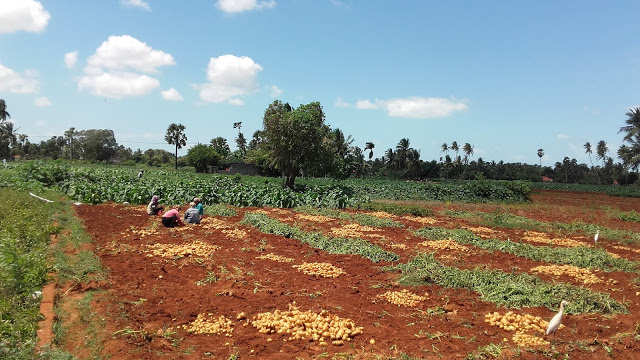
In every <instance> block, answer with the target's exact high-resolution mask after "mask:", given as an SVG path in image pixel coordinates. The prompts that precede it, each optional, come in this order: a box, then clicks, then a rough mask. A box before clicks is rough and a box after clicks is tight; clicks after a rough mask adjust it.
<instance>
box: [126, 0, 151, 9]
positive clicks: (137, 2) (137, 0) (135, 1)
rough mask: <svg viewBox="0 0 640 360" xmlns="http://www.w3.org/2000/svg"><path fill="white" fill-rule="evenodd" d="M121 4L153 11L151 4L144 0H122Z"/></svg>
mask: <svg viewBox="0 0 640 360" xmlns="http://www.w3.org/2000/svg"><path fill="white" fill-rule="evenodd" d="M120 4H122V6H125V7H137V8H140V9H143V10H146V11H151V6H149V3H148V2H146V1H144V0H120Z"/></svg>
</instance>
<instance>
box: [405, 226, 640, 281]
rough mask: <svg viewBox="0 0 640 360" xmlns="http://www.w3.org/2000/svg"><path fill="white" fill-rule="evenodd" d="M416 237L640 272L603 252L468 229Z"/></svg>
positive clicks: (430, 230) (429, 230) (423, 231)
mask: <svg viewBox="0 0 640 360" xmlns="http://www.w3.org/2000/svg"><path fill="white" fill-rule="evenodd" d="M414 234H415V235H417V236H420V237H423V238H426V239H429V240H442V239H452V240H454V241H456V242H457V243H459V244H465V245H473V246H476V247H479V248H481V249H485V250H491V251H502V252H505V253H509V254H513V255H516V256H520V257H523V258H527V259H531V260H535V261H545V262H549V263H552V264H569V265H573V266H577V267H582V268H591V269H601V270H604V271H607V272H611V271H624V272H637V271H638V265H639V264H638V263H637V262H634V261H629V260H626V259H621V258H615V257H613V256H611V255H610V254H609V253H607V252H606V251H605V250H603V249H601V248H591V247H587V246H577V247H571V248H564V247H551V246H535V245H531V244H527V243H519V242H514V241H509V240H499V239H481V238H479V237H477V236H476V235H475V234H473V233H472V232H471V231H468V230H464V229H446V228H441V227H423V228H420V229H418V230H416V231H414Z"/></svg>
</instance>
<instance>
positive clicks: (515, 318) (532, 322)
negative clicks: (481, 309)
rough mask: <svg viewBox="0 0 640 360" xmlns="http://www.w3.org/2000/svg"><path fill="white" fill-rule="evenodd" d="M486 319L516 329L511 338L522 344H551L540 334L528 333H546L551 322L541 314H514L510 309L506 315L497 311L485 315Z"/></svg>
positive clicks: (505, 328) (505, 327) (490, 322)
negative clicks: (539, 335) (531, 333)
mask: <svg viewBox="0 0 640 360" xmlns="http://www.w3.org/2000/svg"><path fill="white" fill-rule="evenodd" d="M484 321H485V322H488V323H489V324H491V325H493V326H498V327H500V328H501V329H504V330H507V331H515V332H516V333H515V334H514V335H513V337H512V338H511V339H512V340H513V342H515V343H516V344H518V345H520V346H537V345H548V344H549V342H548V341H546V340H544V339H542V338H540V337H538V336H535V335H529V334H526V333H527V332H531V331H533V332H535V333H541V334H544V333H545V331H546V329H547V326H549V322H548V321H546V320H544V319H542V318H541V317H539V316H533V315H531V314H524V315H520V314H514V313H513V311H508V312H507V313H505V314H504V315H500V313H499V312H497V311H496V312H493V313H489V314H486V315H485V316H484ZM563 327H564V325H560V328H563Z"/></svg>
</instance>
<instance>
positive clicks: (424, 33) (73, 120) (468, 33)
mask: <svg viewBox="0 0 640 360" xmlns="http://www.w3.org/2000/svg"><path fill="white" fill-rule="evenodd" d="M638 13H640V1H637V0H629V1H627V0H617V1H591V0H561V1H558V0H552V1H551V0H536V1H529V0H523V1H511V0H501V1H497V0H483V1H480V0H452V1H435V0H434V1H431V0H403V1H383V0H199V1H184V2H176V1H166V0H163V1H160V0H101V1H86V0H64V1H60V0H57V1H55V0H40V1H35V0H0V98H1V99H4V100H5V101H6V104H7V111H8V112H9V113H10V114H11V117H12V118H11V121H13V122H14V126H15V127H16V128H18V133H23V134H26V135H28V136H29V141H31V142H40V141H43V140H47V139H49V138H50V137H51V136H61V135H63V133H64V132H65V131H66V130H68V129H69V128H71V127H74V128H76V130H86V129H111V130H113V131H114V134H115V137H116V141H117V142H118V143H119V144H121V145H124V146H125V147H129V148H131V149H132V150H136V149H142V150H146V149H149V148H161V149H166V150H168V151H173V150H174V147H173V146H172V145H169V144H167V143H166V142H165V141H164V135H165V133H166V130H167V127H168V126H169V125H170V124H171V123H179V124H183V125H185V127H186V130H185V134H186V136H187V139H188V140H187V142H188V144H187V146H186V147H184V148H182V149H181V150H179V151H178V155H185V154H186V153H187V150H188V148H189V147H191V146H193V145H195V144H198V143H203V144H207V143H209V142H210V141H211V139H213V138H215V137H218V136H222V137H224V138H226V139H227V141H228V142H229V144H230V146H231V147H232V149H233V148H235V142H234V139H235V137H236V136H237V134H238V129H234V128H233V123H234V122H242V128H241V131H242V132H243V133H244V135H245V137H246V138H247V139H249V140H250V139H251V137H252V134H253V132H254V131H256V130H261V129H262V117H263V114H264V111H265V109H266V108H267V107H268V106H269V104H270V103H272V102H273V101H274V100H280V101H282V102H287V103H289V104H291V105H292V106H293V107H297V106H299V105H301V104H308V103H310V102H313V101H318V102H320V104H321V105H322V107H323V110H324V112H325V115H326V122H327V124H329V125H330V126H331V128H340V129H341V130H342V131H343V132H344V133H345V134H346V135H351V136H352V137H353V139H354V140H355V141H354V143H353V145H357V146H359V147H361V148H364V146H365V143H366V142H373V143H374V144H375V148H374V156H375V157H380V156H382V155H384V152H385V150H386V149H388V148H395V146H396V144H397V143H398V141H399V140H400V139H402V138H408V139H409V141H410V146H411V147H413V148H415V149H418V150H419V151H420V154H421V159H423V160H425V161H430V160H439V158H440V157H441V156H443V155H444V154H443V152H442V151H441V147H442V144H443V143H447V144H448V145H450V144H451V143H452V142H453V141H456V142H457V143H458V144H460V147H462V145H463V144H465V143H470V144H472V145H473V146H474V154H473V156H472V160H475V159H477V158H479V157H482V158H483V160H485V161H492V160H493V161H500V160H503V161H505V162H523V163H529V164H538V163H539V161H542V164H543V165H547V166H553V165H554V164H555V163H556V162H558V161H562V159H563V158H564V157H565V156H566V157H569V158H575V159H577V160H578V162H580V163H586V164H589V163H590V160H589V157H588V155H587V154H585V149H584V144H585V143H586V142H587V141H588V142H590V143H591V144H592V145H593V148H594V154H593V155H595V145H596V144H597V143H598V141H600V140H605V141H606V142H607V144H608V147H609V150H610V153H609V156H612V157H613V158H614V160H615V161H616V162H619V159H617V155H616V151H617V149H618V148H619V147H620V145H622V137H623V136H622V134H619V133H618V130H619V129H620V127H621V126H623V125H624V121H625V119H626V118H627V117H626V115H625V114H626V113H627V112H628V111H629V109H630V108H633V107H637V106H640V36H639V34H640V22H638V21H637V14H638ZM540 148H542V149H544V152H545V155H544V157H543V158H542V159H539V158H538V156H537V151H538V149H540ZM450 154H452V153H450ZM593 161H594V162H595V161H596V160H595V159H593Z"/></svg>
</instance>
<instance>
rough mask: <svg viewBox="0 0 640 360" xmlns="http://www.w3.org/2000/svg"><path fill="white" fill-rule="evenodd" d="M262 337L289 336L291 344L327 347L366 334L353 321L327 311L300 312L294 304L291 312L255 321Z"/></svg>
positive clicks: (262, 316) (259, 316)
mask: <svg viewBox="0 0 640 360" xmlns="http://www.w3.org/2000/svg"><path fill="white" fill-rule="evenodd" d="M251 325H253V326H254V327H255V328H256V329H258V331H259V332H260V333H263V334H274V333H278V334H288V335H290V336H289V338H288V340H309V341H318V343H319V344H320V345H323V346H324V345H327V343H328V342H329V341H330V342H331V343H332V344H334V345H342V344H344V343H345V341H351V339H352V338H353V337H355V336H356V335H359V334H362V331H363V329H364V328H363V327H357V326H356V325H355V323H354V322H353V320H351V319H343V318H340V317H339V316H337V315H333V316H331V315H329V314H328V312H327V311H326V310H322V311H321V312H320V313H314V312H311V311H300V310H299V309H298V308H297V307H296V306H295V303H294V304H289V311H280V310H276V311H274V312H265V313H260V314H258V315H256V316H255V317H254V320H253V321H251Z"/></svg>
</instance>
